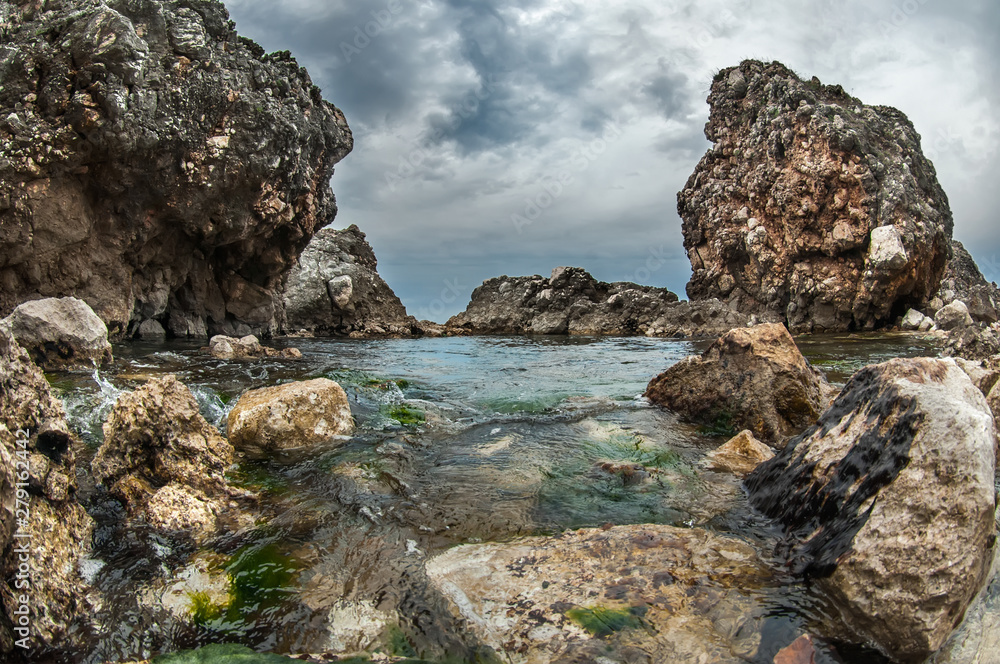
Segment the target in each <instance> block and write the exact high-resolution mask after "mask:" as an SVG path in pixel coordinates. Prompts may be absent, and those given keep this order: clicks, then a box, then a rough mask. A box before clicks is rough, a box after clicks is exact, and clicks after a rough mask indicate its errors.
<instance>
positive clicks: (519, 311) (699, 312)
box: [446, 267, 748, 337]
mask: <svg viewBox="0 0 1000 664" xmlns="http://www.w3.org/2000/svg"><path fill="white" fill-rule="evenodd" d="M747 322H748V317H747V316H744V315H742V314H739V313H737V312H735V311H733V310H732V309H730V308H729V307H727V306H726V305H725V304H723V303H721V302H718V301H707V302H696V303H691V302H678V301H677V295H676V294H674V293H672V292H670V291H669V290H667V289H666V288H655V287H653V286H639V285H637V284H632V283H626V282H616V283H611V284H609V283H605V282H603V281H597V280H596V279H594V277H592V276H591V275H590V274H589V273H588V272H586V271H585V270H583V269H581V268H578V267H557V268H556V269H554V270H552V275H551V276H550V277H549V278H548V279H546V278H545V277H542V276H539V275H535V276H533V277H508V276H506V275H505V276H502V277H496V278H493V279H487V280H486V281H484V282H483V284H482V285H481V286H479V287H478V288H477V289H476V290H474V291H473V292H472V300H471V302H469V306H468V307H467V308H466V310H465V311H463V312H462V313H460V314H458V315H457V316H453V317H452V318H451V319H450V320H449V321H448V322H447V324H446V327H447V330H448V332H449V333H452V334H620V335H640V334H643V335H647V336H685V337H691V336H715V335H719V334H722V333H723V332H726V331H727V330H730V329H732V328H734V327H740V326H742V325H746V324H747Z"/></svg>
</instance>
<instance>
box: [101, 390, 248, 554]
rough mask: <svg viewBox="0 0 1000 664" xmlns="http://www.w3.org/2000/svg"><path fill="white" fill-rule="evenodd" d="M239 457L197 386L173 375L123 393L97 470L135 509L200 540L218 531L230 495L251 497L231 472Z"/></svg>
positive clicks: (158, 524)
mask: <svg viewBox="0 0 1000 664" xmlns="http://www.w3.org/2000/svg"><path fill="white" fill-rule="evenodd" d="M233 456H234V453H233V448H232V446H231V445H230V444H229V443H228V442H226V439H225V438H223V437H222V435H221V434H219V432H218V431H217V430H216V429H215V427H213V426H212V425H210V424H209V423H208V422H206V421H205V418H204V417H202V416H201V413H199V411H198V402H197V401H195V398H194V395H192V394H191V390H189V389H188V388H187V387H186V386H185V385H184V384H183V383H181V382H180V381H178V380H177V378H176V376H172V375H171V376H165V377H163V378H157V379H154V380H151V381H149V382H148V383H146V384H145V385H143V386H142V387H140V388H139V389H137V390H136V391H134V392H127V393H125V394H122V395H121V396H120V397H119V398H118V401H117V403H115V406H114V408H113V409H112V411H111V414H110V415H109V416H108V420H107V422H105V423H104V443H103V444H102V445H101V448H100V449H99V450H98V451H97V454H96V456H95V457H94V460H93V462H92V464H91V469H92V470H93V473H94V477H95V478H96V479H97V481H98V482H100V483H101V484H103V485H104V486H105V487H107V489H108V490H109V491H110V492H111V493H112V494H113V495H114V496H116V497H117V498H118V499H119V500H121V501H122V502H123V503H124V504H125V506H126V507H127V508H128V510H129V513H130V514H131V515H133V516H141V517H142V518H144V519H145V520H146V521H147V522H149V523H150V524H152V525H153V526H154V527H158V528H161V529H163V530H165V531H170V532H177V533H187V534H189V535H191V536H194V537H195V538H196V539H198V538H199V537H203V536H205V535H208V534H211V531H212V530H214V526H215V521H216V517H218V516H220V515H221V514H222V513H223V512H224V511H225V508H226V507H227V506H229V501H230V500H231V499H243V498H246V497H247V496H246V494H245V493H243V492H241V491H239V490H236V489H233V488H232V487H230V486H229V483H228V482H227V480H226V478H225V476H224V473H225V471H226V469H227V468H228V467H229V465H230V464H232V462H233ZM192 528H193V529H194V530H190V529H192Z"/></svg>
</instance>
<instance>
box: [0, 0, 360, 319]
mask: <svg viewBox="0 0 1000 664" xmlns="http://www.w3.org/2000/svg"><path fill="white" fill-rule="evenodd" d="M0 23H3V25H4V26H5V28H4V30H5V34H4V46H3V48H2V49H0V72H2V76H0V78H2V79H3V82H4V84H3V88H2V90H0V109H2V113H0V116H2V117H3V118H5V120H4V121H3V123H2V126H0V283H2V284H3V287H2V288H0V313H8V312H10V311H11V310H12V309H13V308H14V307H15V306H17V305H18V304H20V303H22V302H24V301H25V300H28V299H31V298H38V297H52V296H62V295H68V294H75V295H77V296H78V297H80V298H82V299H83V300H86V301H87V302H88V303H89V304H90V305H91V306H92V307H93V308H94V310H95V311H96V312H97V314H98V315H99V316H100V317H101V319H102V320H104V321H105V322H106V323H107V324H108V327H109V329H110V330H111V332H112V334H113V335H121V334H125V333H129V334H131V333H132V332H133V331H134V330H135V328H137V327H138V325H139V324H140V323H142V322H144V321H146V320H150V319H152V320H156V321H157V322H159V323H160V324H161V325H162V326H163V327H164V328H165V329H167V330H169V331H170V332H171V333H172V334H174V335H177V336H189V335H190V336H206V335H207V333H208V332H215V331H218V332H226V331H227V330H228V328H230V327H232V326H233V325H235V324H242V325H246V326H248V328H250V329H248V331H247V333H251V332H266V331H271V330H273V329H274V328H275V327H276V320H275V316H276V312H277V309H278V307H277V306H276V302H275V294H276V292H277V288H278V286H279V285H280V282H281V280H282V278H283V277H284V276H285V275H286V274H287V272H288V270H289V269H290V268H291V267H292V265H293V264H294V262H295V259H296V258H297V257H298V255H299V253H300V252H301V251H302V249H303V248H304V247H305V246H306V244H307V242H308V241H309V239H310V238H311V237H312V236H313V234H314V233H315V232H316V231H317V230H318V229H319V228H321V227H322V226H323V225H325V224H327V223H329V222H330V221H331V220H332V218H333V216H334V214H335V212H336V205H335V202H334V197H333V192H332V191H331V189H330V186H329V179H330V175H331V174H332V172H333V166H334V164H336V163H337V162H338V161H339V160H341V159H342V158H343V157H344V156H345V155H346V154H347V153H348V152H350V150H351V147H352V138H351V133H350V130H349V129H348V127H347V123H346V121H345V119H344V116H343V114H342V113H341V112H340V111H339V110H338V109H337V108H335V107H334V106H333V105H332V104H330V103H328V102H326V101H324V100H323V99H322V96H321V94H320V91H319V89H318V88H316V86H314V85H313V84H312V82H311V80H310V78H309V75H308V74H307V73H306V71H305V70H304V69H303V68H301V67H299V66H298V64H297V63H296V61H295V60H294V58H292V57H291V56H290V55H289V54H288V52H279V53H274V54H270V55H265V54H264V52H263V49H261V48H260V47H259V46H258V45H257V44H255V43H254V42H252V41H251V40H248V39H246V38H243V37H240V36H239V35H237V34H236V32H235V31H234V29H233V27H234V26H233V23H232V22H231V21H229V16H228V12H227V11H226V9H225V7H224V6H223V5H222V3H221V2H216V1H215V0H204V1H199V2H195V3H187V2H175V1H173V0H137V1H124V0H113V1H112V2H103V1H98V0H71V1H67V2H58V3H45V4H38V3H14V4H12V3H5V4H3V5H2V6H0Z"/></svg>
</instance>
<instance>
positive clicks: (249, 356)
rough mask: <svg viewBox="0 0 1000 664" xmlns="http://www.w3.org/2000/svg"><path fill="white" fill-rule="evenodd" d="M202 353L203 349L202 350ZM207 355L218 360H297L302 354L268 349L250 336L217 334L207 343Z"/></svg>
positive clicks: (285, 349)
mask: <svg viewBox="0 0 1000 664" xmlns="http://www.w3.org/2000/svg"><path fill="white" fill-rule="evenodd" d="M202 350H203V351H204V350H205V349H202ZM208 353H209V355H211V356H212V357H214V358H216V359H219V360H256V359H260V358H263V357H271V358H282V359H286V360H298V359H301V358H302V352H301V351H300V350H299V349H298V348H282V349H278V348H270V347H268V346H263V345H261V343H260V340H259V339H258V338H257V337H255V336H253V335H252V334H251V335H247V336H245V337H241V338H239V339H236V338H235V337H227V336H225V335H221V334H217V335H215V336H214V337H212V338H211V340H209V342H208Z"/></svg>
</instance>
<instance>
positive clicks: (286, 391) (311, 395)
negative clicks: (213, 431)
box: [227, 378, 354, 458]
mask: <svg viewBox="0 0 1000 664" xmlns="http://www.w3.org/2000/svg"><path fill="white" fill-rule="evenodd" d="M227 430H228V432H229V440H230V442H232V444H233V446H234V447H235V448H236V449H237V450H239V451H240V452H241V453H242V454H245V455H247V456H249V457H258V458H266V457H270V456H279V457H280V456H282V455H286V456H287V455H289V454H292V453H294V452H295V451H296V450H298V451H309V452H315V448H316V447H318V446H320V445H327V446H329V445H330V444H331V443H335V442H337V441H338V439H339V440H340V442H342V441H343V437H345V436H348V435H350V434H351V433H353V432H354V418H353V417H352V416H351V406H350V404H349V403H348V402H347V394H346V393H345V392H344V389H343V388H342V387H341V386H340V385H338V384H337V383H336V382H334V381H332V380H329V379H328V378H316V379H313V380H305V381H298V382H294V383H287V384H285V385H275V386H274V387H264V388H261V389H257V390H250V391H249V392H246V393H245V394H243V396H241V397H240V399H239V401H237V402H236V405H235V406H234V407H233V410H232V411H231V412H230V413H229V419H228V427H227Z"/></svg>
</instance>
